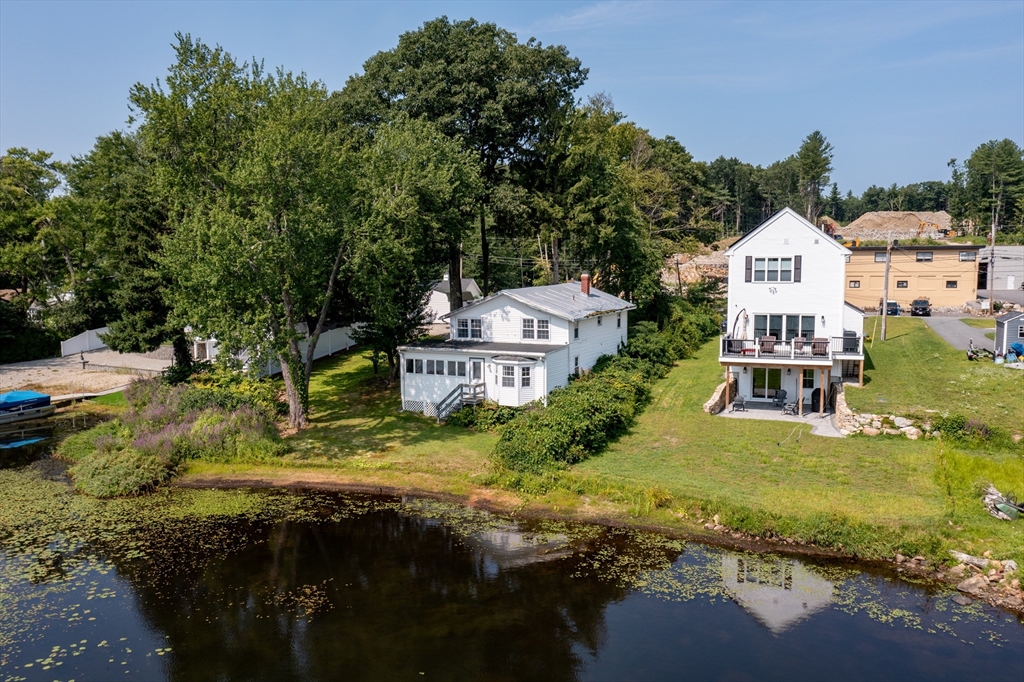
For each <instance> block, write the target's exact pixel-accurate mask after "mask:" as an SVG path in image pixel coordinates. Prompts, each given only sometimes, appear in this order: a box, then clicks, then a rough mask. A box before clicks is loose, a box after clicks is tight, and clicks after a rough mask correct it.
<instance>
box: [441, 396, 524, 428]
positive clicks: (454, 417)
mask: <svg viewBox="0 0 1024 682" xmlns="http://www.w3.org/2000/svg"><path fill="white" fill-rule="evenodd" d="M525 409H529V407H528V406H524V407H519V408H517V407H508V406H506V405H499V404H497V403H495V402H491V401H488V402H485V403H481V404H480V405H466V406H465V407H463V408H461V409H459V410H456V411H455V412H452V413H451V414H450V415H448V424H449V425H451V426H462V427H465V428H477V429H479V430H481V431H497V430H500V429H501V427H503V426H504V425H505V424H508V423H509V422H510V421H512V420H513V419H515V418H516V416H517V415H519V413H520V412H522V411H523V410H525Z"/></svg>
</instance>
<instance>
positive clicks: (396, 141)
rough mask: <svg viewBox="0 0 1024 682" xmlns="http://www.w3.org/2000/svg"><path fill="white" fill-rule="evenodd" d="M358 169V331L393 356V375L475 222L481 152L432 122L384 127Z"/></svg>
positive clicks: (354, 286) (354, 279)
mask: <svg viewBox="0 0 1024 682" xmlns="http://www.w3.org/2000/svg"><path fill="white" fill-rule="evenodd" d="M357 166H358V170H357V180H356V185H355V194H354V202H353V203H354V213H355V217H356V221H357V223H358V228H356V230H355V234H354V236H353V240H352V241H353V246H352V254H353V256H352V258H351V261H350V264H349V266H348V272H349V273H350V275H351V277H350V281H351V295H352V297H353V298H354V299H355V301H356V302H357V303H358V305H359V310H358V312H357V314H356V316H355V317H356V320H357V321H358V322H359V324H358V325H356V327H355V330H354V336H355V338H356V340H357V341H359V342H360V343H362V344H364V345H366V346H368V347H369V348H371V349H372V350H373V351H374V352H375V353H380V354H382V355H383V356H384V357H385V358H386V359H387V363H388V369H389V372H388V376H389V377H390V378H391V379H395V378H397V377H398V370H399V367H398V364H397V349H398V346H399V345H401V344H402V343H406V342H408V341H410V340H412V339H413V338H415V337H416V336H417V335H418V333H419V332H420V330H421V329H422V327H423V310H424V305H425V302H426V295H427V292H428V289H429V287H430V283H431V282H432V281H433V280H435V279H436V278H437V276H438V274H439V273H440V272H441V271H442V270H443V269H444V267H445V265H446V264H447V262H448V257H449V248H450V246H451V245H452V244H458V243H460V242H461V241H462V238H463V236H464V235H465V232H466V231H467V229H468V228H469V226H470V225H471V224H472V223H471V221H472V218H473V210H474V205H475V203H476V200H477V197H478V195H479V193H480V191H481V183H480V179H479V174H478V167H477V162H476V158H475V156H474V155H472V153H471V152H468V151H466V150H464V149H463V148H462V146H461V145H460V144H459V143H458V142H457V141H455V140H452V139H451V138H448V137H446V136H445V135H444V134H443V133H441V132H440V130H439V129H438V128H437V126H435V125H434V124H432V123H430V122H429V121H426V120H409V119H407V118H399V119H398V120H397V121H395V122H392V123H387V124H383V125H381V126H380V127H379V128H378V129H377V130H376V131H375V133H374V136H373V142H372V143H371V144H369V145H367V146H366V148H365V149H363V150H362V152H361V154H360V155H359V161H358V164H357ZM453 288H454V287H453Z"/></svg>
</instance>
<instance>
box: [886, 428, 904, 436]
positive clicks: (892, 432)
mask: <svg viewBox="0 0 1024 682" xmlns="http://www.w3.org/2000/svg"><path fill="white" fill-rule="evenodd" d="M882 433H884V434H885V435H887V436H898V435H900V431H899V429H882Z"/></svg>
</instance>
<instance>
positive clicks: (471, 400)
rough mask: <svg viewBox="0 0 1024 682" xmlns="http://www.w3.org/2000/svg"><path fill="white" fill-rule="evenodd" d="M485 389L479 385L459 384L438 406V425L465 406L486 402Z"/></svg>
mask: <svg viewBox="0 0 1024 682" xmlns="http://www.w3.org/2000/svg"><path fill="white" fill-rule="evenodd" d="M484 392H485V387H484V385H483V384H482V383H479V384H459V385H458V386H456V387H455V388H453V389H452V390H451V392H450V393H449V394H448V395H446V396H445V397H444V398H443V399H442V400H441V402H439V403H438V404H437V408H436V410H437V423H438V424H440V423H441V422H442V421H444V420H445V419H447V418H448V415H450V414H451V413H452V412H455V411H456V410H458V409H460V408H461V407H462V406H464V405H476V404H478V403H482V402H483V401H484Z"/></svg>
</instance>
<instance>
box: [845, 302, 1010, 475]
mask: <svg viewBox="0 0 1024 682" xmlns="http://www.w3.org/2000/svg"><path fill="white" fill-rule="evenodd" d="M868 325H870V322H869V323H868ZM868 330H869V331H870V326H869V327H868ZM888 337H889V338H888V340H886V341H881V340H879V339H878V337H877V336H876V337H875V339H874V341H872V342H870V343H866V344H865V355H866V359H865V361H864V387H863V388H850V389H848V390H847V391H846V399H847V402H849V404H850V406H851V407H853V408H854V409H856V410H858V411H861V412H872V413H875V414H879V413H884V414H899V415H918V416H920V417H922V418H925V417H927V416H928V415H929V414H936V413H945V412H949V413H960V414H964V415H967V416H969V417H972V418H978V419H981V420H982V421H984V422H985V423H986V424H988V425H990V426H996V427H999V428H1001V429H1004V430H1006V431H1009V432H1011V433H1019V432H1020V431H1021V428H1022V424H1021V417H1020V415H1021V412H1020V409H1021V407H1020V406H1021V405H1024V381H1021V375H1020V374H1019V373H1016V372H1013V371H1009V370H1007V369H1005V368H1003V367H1001V366H999V365H996V364H993V363H992V362H970V361H969V360H967V357H966V354H965V353H963V352H962V351H958V350H956V349H954V348H953V347H952V346H950V345H949V344H948V343H946V342H945V341H943V340H942V339H941V338H940V337H939V335H938V334H936V333H935V332H934V331H932V329H931V328H930V327H928V325H926V324H925V323H924V322H923V321H922V320H915V319H912V318H899V317H897V318H892V319H890V320H889V329H888ZM1017 487H1021V486H1019V485H1018V486H1017Z"/></svg>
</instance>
